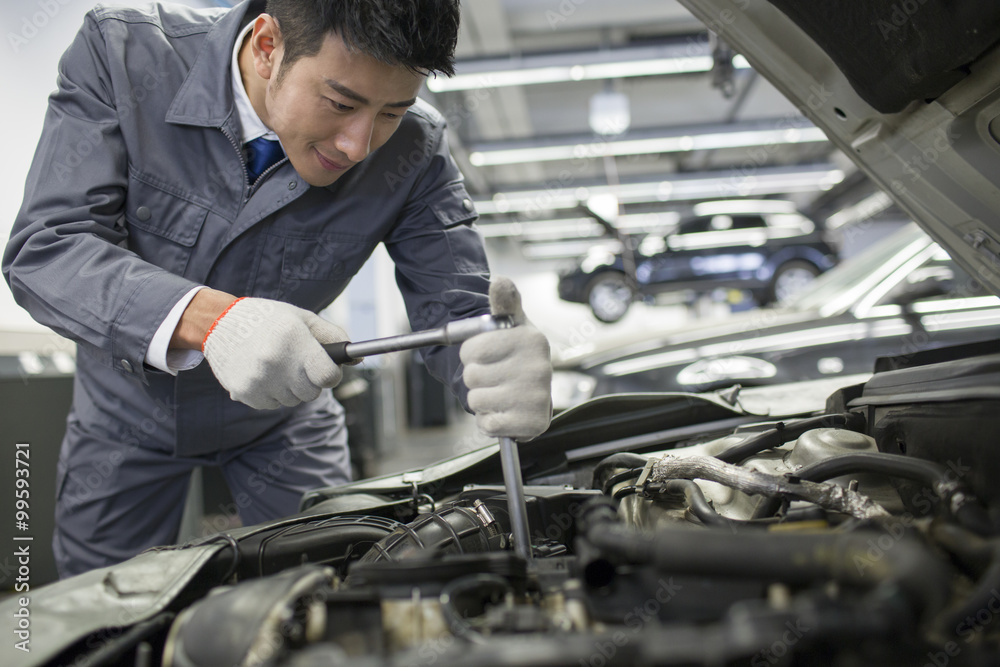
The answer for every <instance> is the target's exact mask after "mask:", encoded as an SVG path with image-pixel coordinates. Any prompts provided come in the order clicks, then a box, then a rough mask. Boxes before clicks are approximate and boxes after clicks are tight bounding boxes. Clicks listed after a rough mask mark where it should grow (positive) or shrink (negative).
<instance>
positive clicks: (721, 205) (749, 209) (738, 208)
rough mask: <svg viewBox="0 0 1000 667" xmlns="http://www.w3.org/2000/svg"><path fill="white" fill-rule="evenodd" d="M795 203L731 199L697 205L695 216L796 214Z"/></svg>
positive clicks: (772, 200)
mask: <svg viewBox="0 0 1000 667" xmlns="http://www.w3.org/2000/svg"><path fill="white" fill-rule="evenodd" d="M795 211H796V208H795V203H794V202H790V201H786V200H783V199H730V200H721V201H706V202H702V203H700V204H697V205H695V207H694V214H695V215H725V214H730V213H795Z"/></svg>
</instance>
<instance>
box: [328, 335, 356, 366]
mask: <svg viewBox="0 0 1000 667" xmlns="http://www.w3.org/2000/svg"><path fill="white" fill-rule="evenodd" d="M348 345H350V343H349V342H347V341H346V340H345V341H342V342H340V343H328V344H326V345H324V346H323V349H324V350H326V352H327V354H329V355H330V358H331V359H333V363H335V364H337V365H338V366H339V365H340V364H349V363H351V362H352V361H354V357H352V356H351V355H349V354H348V353H347V346H348Z"/></svg>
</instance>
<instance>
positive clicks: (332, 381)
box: [202, 298, 348, 410]
mask: <svg viewBox="0 0 1000 667" xmlns="http://www.w3.org/2000/svg"><path fill="white" fill-rule="evenodd" d="M346 340H348V338H347V333H346V332H345V331H344V330H343V329H341V328H340V327H338V326H336V325H334V324H330V323H329V322H327V321H326V320H324V319H323V318H321V317H320V316H319V315H316V314H315V313H311V312H309V311H308V310H304V309H302V308H298V307H296V306H293V305H291V304H288V303H283V302H281V301H272V300H271V299H255V298H245V299H240V300H239V301H237V302H235V303H234V304H233V305H232V306H230V307H229V310H228V311H226V312H225V313H223V314H222V315H221V316H220V317H219V319H217V320H216V321H215V324H214V325H213V327H212V329H211V331H209V333H208V336H206V338H205V342H204V344H203V345H202V351H203V352H204V353H205V358H206V359H208V363H209V365H210V366H211V367H212V372H214V373H215V377H216V378H218V380H219V382H220V383H221V384H222V386H223V387H225V388H226V390H228V391H229V396H230V397H231V398H232V399H233V400H234V401H240V402H241V403H246V404H247V405H249V406H250V407H251V408H256V409H258V410H273V409H275V408H277V407H278V406H281V405H286V406H293V405H298V404H299V403H302V402H303V401H311V400H314V399H315V398H317V397H318V396H319V393H320V391H321V390H322V389H323V387H334V386H336V385H337V384H338V383H339V382H340V380H341V378H342V377H343V373H342V372H341V370H340V367H339V366H338V365H337V364H335V363H334V362H333V360H332V359H331V358H330V355H329V354H327V353H326V351H325V350H324V349H323V348H322V347H320V343H337V342H340V341H346Z"/></svg>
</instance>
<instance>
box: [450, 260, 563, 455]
mask: <svg viewBox="0 0 1000 667" xmlns="http://www.w3.org/2000/svg"><path fill="white" fill-rule="evenodd" d="M490 311H491V312H492V314H493V315H494V316H495V317H496V316H500V315H507V316H509V317H510V318H511V319H512V320H513V322H514V325H515V326H514V328H512V329H499V330H497V331H489V332H486V333H481V334H479V335H477V336H473V337H472V338H470V339H469V340H467V341H465V342H464V343H462V347H461V348H460V349H459V357H460V358H461V359H462V364H463V365H464V366H465V369H464V371H463V373H462V378H463V379H464V380H465V385H466V386H467V387H468V388H469V398H468V400H469V408H470V409H471V410H472V411H473V412H474V413H475V415H476V425H477V426H478V427H479V430H480V431H482V432H483V433H485V434H486V435H488V436H491V437H503V436H507V437H511V438H515V439H518V440H530V439H531V438H534V437H536V436H538V435H540V434H541V433H544V432H545V429H547V428H548V427H549V421H550V420H551V419H552V359H551V355H550V353H549V341H548V340H547V339H546V338H545V335H544V334H542V332H540V331H539V330H538V329H536V328H535V327H534V326H533V325H532V324H531V323H530V322H529V321H528V320H527V318H526V317H525V316H524V311H523V310H522V309H521V295H520V294H518V292H517V288H516V287H515V286H514V283H513V282H511V281H510V279H509V278H495V279H494V280H493V282H492V284H491V285H490Z"/></svg>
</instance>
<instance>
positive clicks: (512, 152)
mask: <svg viewBox="0 0 1000 667" xmlns="http://www.w3.org/2000/svg"><path fill="white" fill-rule="evenodd" d="M817 141H827V138H826V135H825V134H823V131H822V130H821V129H819V128H818V127H788V128H780V129H769V130H738V131H733V132H709V133H705V134H678V135H674V136H660V137H648V138H642V139H618V140H614V141H602V140H597V141H594V142H591V143H576V144H563V145H555V146H526V147H524V148H497V149H485V148H483V149H480V150H476V151H473V152H472V153H470V154H469V162H471V163H472V164H473V165H475V166H477V167H486V166H495V165H502V164H521V163H525V162H550V161H553V160H575V159H589V158H599V157H604V156H607V155H614V156H621V155H647V154H650V153H681V152H686V151H696V150H712V149H719V148H743V147H746V146H771V145H778V144H802V143H809V142H817Z"/></svg>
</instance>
